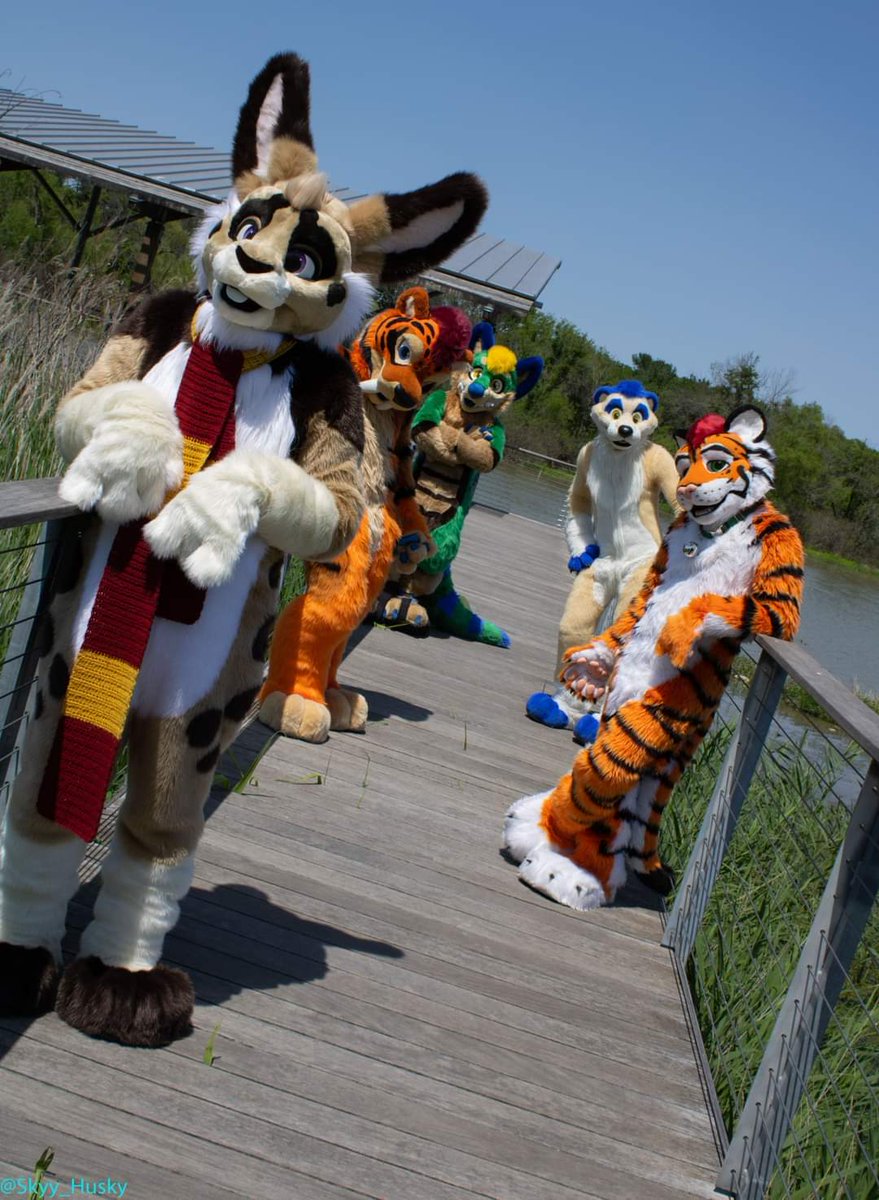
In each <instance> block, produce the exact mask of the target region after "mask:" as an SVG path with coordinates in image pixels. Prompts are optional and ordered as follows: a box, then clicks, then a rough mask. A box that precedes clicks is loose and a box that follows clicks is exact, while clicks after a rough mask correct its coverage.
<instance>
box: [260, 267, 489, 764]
mask: <svg viewBox="0 0 879 1200" xmlns="http://www.w3.org/2000/svg"><path fill="white" fill-rule="evenodd" d="M469 338H470V322H469V320H468V319H467V317H466V316H465V314H464V313H463V312H461V311H460V310H459V309H456V308H436V309H434V310H433V312H431V308H430V300H429V298H428V295H427V292H426V291H425V290H424V288H420V287H415V288H409V289H407V290H406V291H405V292H403V293H401V295H399V296H398V297H397V300H396V304H395V307H394V308H392V309H386V310H385V311H384V312H380V313H379V314H378V315H377V316H375V317H373V319H372V320H371V321H369V322H368V324H367V325H366V327H365V328H364V330H363V331H362V333H361V334H360V335H359V337H358V338H357V340H356V341H355V342H354V344H353V345H352V347H351V349H350V350H347V351H346V350H344V349H343V353H344V354H345V355H346V357H347V358H348V360H349V362H350V363H351V366H352V367H353V368H354V372H355V374H356V375H357V376H358V378H359V379H360V387H361V390H362V392H363V394H364V417H365V418H366V420H365V422H364V425H365V431H364V432H365V444H364V449H363V462H362V473H363V481H364V489H365V493H366V495H365V499H366V511H365V513H364V516H363V519H362V521H361V523H360V527H359V529H358V531H357V533H356V535H355V537H354V540H353V541H352V542H351V544H350V545H349V547H348V548H347V550H345V552H344V553H343V554H341V555H339V557H338V558H335V559H333V560H332V561H331V562H310V563H309V564H308V567H307V575H306V592H305V594H304V595H302V596H298V597H297V598H296V599H294V600H291V602H290V603H289V604H288V605H287V607H286V608H285V609H284V610H283V612H282V613H281V616H280V618H279V619H278V624H277V627H276V629H275V634H274V638H273V639H272V649H271V657H270V659H269V670H268V676H267V678H266V681H265V683H264V684H263V688H262V692H261V694H260V700H261V703H260V713H259V716H260V720H261V721H263V722H264V723H265V724H266V725H269V726H270V727H271V728H272V729H278V730H280V731H281V733H284V734H286V735H287V736H288V737H296V738H300V739H301V740H303V741H306V742H324V741H326V739H327V737H328V736H329V731H330V730H331V729H336V730H351V731H354V732H358V733H359V732H362V731H363V730H364V729H365V728H366V719H367V715H368V707H367V703H366V699H365V697H364V696H362V695H361V694H360V693H359V692H356V691H353V690H351V689H349V688H343V687H341V686H340V685H339V682H338V678H337V673H338V670H339V666H340V664H341V662H342V658H343V656H344V654H345V649H346V647H347V645H348V639H349V638H350V636H351V634H352V633H353V632H354V630H355V629H356V628H357V626H358V625H359V624H360V622H361V621H362V620H363V618H364V617H365V616H366V615H367V613H369V612H370V611H371V610H372V607H373V605H374V604H375V601H376V599H377V598H378V595H379V593H380V592H381V590H382V588H383V586H384V584H385V581H386V580H387V577H388V573H389V572H390V569H391V566H392V565H395V566H396V569H397V570H398V571H399V572H400V573H401V574H406V573H408V572H411V571H414V570H415V568H416V567H417V565H418V563H419V562H421V560H422V559H424V558H425V557H427V555H428V554H430V553H431V552H432V551H433V542H432V541H431V539H430V536H429V534H428V532H427V526H426V524H425V521H424V517H423V516H422V515H421V510H420V509H419V507H418V505H417V504H416V503H415V481H414V478H413V475H412V445H411V433H410V427H411V423H412V415H413V414H414V412H415V411H416V409H417V408H418V406H419V405H420V403H421V398H422V387H423V385H424V384H425V383H427V382H430V384H431V386H434V385H435V384H436V383H437V382H440V383H444V382H445V379H446V377H447V375H448V372H449V370H450V368H451V366H452V364H453V363H454V362H455V361H456V360H457V358H459V357H460V354H461V348H462V347H466V345H467V342H468V340H469Z"/></svg>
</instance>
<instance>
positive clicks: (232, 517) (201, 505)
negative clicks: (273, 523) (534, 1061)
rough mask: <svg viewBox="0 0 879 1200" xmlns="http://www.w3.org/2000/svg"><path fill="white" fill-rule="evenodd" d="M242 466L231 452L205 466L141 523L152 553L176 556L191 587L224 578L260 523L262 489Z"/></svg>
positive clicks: (206, 585)
mask: <svg viewBox="0 0 879 1200" xmlns="http://www.w3.org/2000/svg"><path fill="white" fill-rule="evenodd" d="M243 466H244V464H242V463H241V461H240V460H239V459H238V458H237V457H236V454H235V452H234V451H233V452H232V453H231V454H229V455H227V456H226V458H224V459H222V460H221V461H220V462H218V463H214V464H213V465H212V466H209V467H205V469H204V470H203V471H199V473H198V474H197V475H193V477H192V478H191V479H190V481H189V483H188V484H187V486H186V487H185V488H184V489H183V491H182V492H178V494H177V495H176V496H174V497H173V499H172V500H170V501H169V502H168V503H167V504H166V505H165V507H164V508H163V509H162V511H161V512H160V513H159V515H158V516H157V517H156V518H155V519H154V520H152V521H150V523H149V524H148V525H146V526H145V527H144V531H143V534H144V537H145V538H146V540H147V541H148V542H149V544H150V546H151V547H152V551H153V553H154V554H155V555H156V557H157V558H176V559H177V560H178V561H179V563H180V566H181V567H182V568H183V571H184V573H185V574H186V576H187V578H189V579H190V580H191V581H192V583H194V584H195V585H196V587H200V588H210V587H219V586H220V585H221V584H223V583H226V582H228V580H229V579H230V578H231V577H232V572H233V571H234V569H235V564H236V563H237V562H238V559H239V558H240V557H241V553H242V551H243V550H244V546H245V543H246V542H247V539H248V538H249V537H250V535H251V534H253V533H254V532H255V531H256V528H257V525H258V524H259V519H260V512H261V507H262V504H263V503H264V502H265V496H264V490H263V489H262V488H261V487H260V486H259V484H258V483H257V482H256V480H254V479H253V477H252V476H251V475H250V473H249V472H248V471H247V470H246V469H242V468H243Z"/></svg>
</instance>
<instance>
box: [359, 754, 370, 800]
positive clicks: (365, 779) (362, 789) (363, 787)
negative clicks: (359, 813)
mask: <svg viewBox="0 0 879 1200" xmlns="http://www.w3.org/2000/svg"><path fill="white" fill-rule="evenodd" d="M371 761H372V760H371V759H370V757H369V755H368V754H367V756H366V770H365V771H364V772H363V779H362V780H361V782H360V795H359V796H358V797H357V807H358V808H359V807H360V805H361V804H362V803H363V797H364V796H365V795H366V785H367V783H368V782H369V767H370V764H371Z"/></svg>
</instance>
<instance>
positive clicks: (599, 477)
mask: <svg viewBox="0 0 879 1200" xmlns="http://www.w3.org/2000/svg"><path fill="white" fill-rule="evenodd" d="M644 449H646V446H645V447H644V448H641V447H637V448H635V449H633V450H630V451H625V450H615V449H614V448H613V447H612V446H610V445H609V444H608V443H607V441H606V439H605V438H603V437H598V438H597V439H596V441H595V443H594V446H593V450H592V455H591V457H590V460H589V470H588V472H587V474H586V483H587V486H588V488H589V494H590V496H591V498H592V513H593V518H592V519H593V530H594V533H595V541H596V542H597V543H598V545H599V546H600V547H601V553H602V556H604V555H607V556H610V557H612V558H616V559H625V560H634V559H639V558H643V557H644V555H645V554H653V553H654V552H655V551H656V542H655V541H654V539H653V537H652V535H651V534H650V532H649V530H647V529H646V528H645V527H644V523H643V521H642V520H641V513H640V504H641V499H642V497H643V495H644V487H645V481H644V462H643V454H644Z"/></svg>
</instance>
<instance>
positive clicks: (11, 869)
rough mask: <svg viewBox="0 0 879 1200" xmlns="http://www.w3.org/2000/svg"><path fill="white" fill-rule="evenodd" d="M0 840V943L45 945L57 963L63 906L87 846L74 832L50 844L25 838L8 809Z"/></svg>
mask: <svg viewBox="0 0 879 1200" xmlns="http://www.w3.org/2000/svg"><path fill="white" fill-rule="evenodd" d="M2 829H3V833H2V837H0V872H2V876H3V888H2V889H0V942H9V943H10V945H13V946H45V948H46V949H47V950H49V951H51V953H52V955H53V957H54V958H55V961H56V962H58V963H60V962H61V939H62V937H63V936H64V923H65V920H66V918H67V904H68V901H69V900H70V897H71V896H72V895H73V893H74V892H75V891H76V889H77V886H78V884H79V865H80V863H81V862H82V860H83V858H84V857H85V851H86V845H85V842H83V841H81V840H80V839H79V838H78V837H75V836H74V835H73V834H72V833H71V834H68V835H67V836H66V837H64V838H60V839H56V840H55V841H54V842H51V843H49V842H46V841H44V840H36V839H31V838H29V837H26V836H25V835H24V834H23V833H21V832H20V831H19V830H18V829H17V828H16V827H15V825H14V824H13V822H12V819H11V814H10V812H9V811H8V810H7V813H6V820H5V821H4V822H3V826H2Z"/></svg>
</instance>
